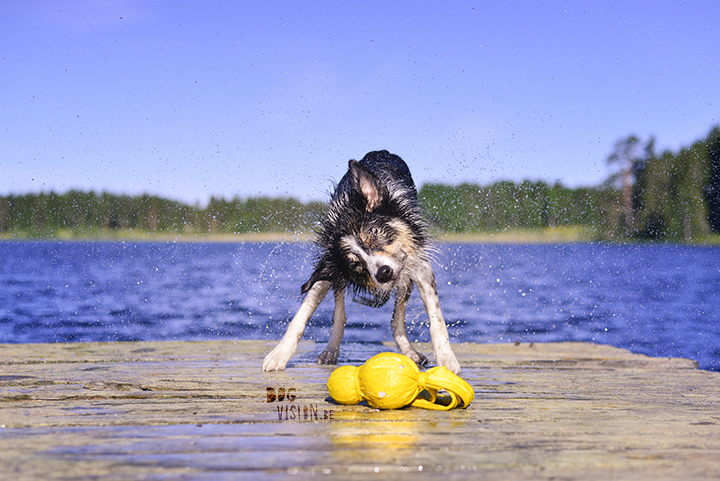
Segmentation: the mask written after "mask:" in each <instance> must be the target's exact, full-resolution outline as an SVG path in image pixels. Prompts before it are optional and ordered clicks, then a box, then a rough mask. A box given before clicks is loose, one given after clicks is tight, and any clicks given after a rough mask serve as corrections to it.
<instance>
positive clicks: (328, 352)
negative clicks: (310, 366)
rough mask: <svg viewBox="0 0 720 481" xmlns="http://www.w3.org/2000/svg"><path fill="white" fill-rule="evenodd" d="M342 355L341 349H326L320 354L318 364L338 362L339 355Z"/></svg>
mask: <svg viewBox="0 0 720 481" xmlns="http://www.w3.org/2000/svg"><path fill="white" fill-rule="evenodd" d="M339 355H340V349H330V348H328V349H325V350H324V351H323V352H322V354H320V355H319V356H318V359H317V363H318V364H337V360H338V356H339Z"/></svg>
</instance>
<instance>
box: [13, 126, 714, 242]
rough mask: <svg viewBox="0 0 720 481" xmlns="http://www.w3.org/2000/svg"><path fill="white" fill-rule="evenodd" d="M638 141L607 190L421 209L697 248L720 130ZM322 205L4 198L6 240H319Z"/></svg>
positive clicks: (629, 144) (627, 142) (613, 159)
mask: <svg viewBox="0 0 720 481" xmlns="http://www.w3.org/2000/svg"><path fill="white" fill-rule="evenodd" d="M655 145H656V141H655V139H654V138H650V139H649V140H648V141H647V142H642V141H641V140H640V139H639V138H638V137H637V136H635V135H629V136H627V137H626V138H623V139H620V140H619V141H618V142H617V143H616V144H615V146H614V148H613V150H612V152H611V154H610V155H609V156H608V159H607V162H608V164H609V165H610V167H611V168H612V169H614V171H613V173H612V174H611V175H610V177H609V178H608V180H607V181H606V182H605V183H603V184H602V185H600V186H596V187H581V188H574V189H573V188H569V187H566V186H564V185H562V184H561V183H560V182H556V183H554V184H548V183H546V182H542V181H539V182H531V181H524V182H520V183H515V182H507V181H501V182H496V183H494V184H491V185H485V186H481V185H478V184H472V183H462V184H460V185H446V184H435V183H431V184H425V185H423V186H422V187H421V188H420V190H419V191H418V199H419V201H420V203H421V206H422V208H423V210H424V212H425V214H426V215H427V217H428V219H429V220H430V222H431V224H432V225H433V227H434V228H436V229H437V230H439V231H444V232H453V233H475V232H497V231H504V230H512V229H544V228H549V227H563V226H573V227H583V228H584V229H585V230H586V231H587V232H588V233H590V235H591V236H592V237H593V238H595V239H597V240H612V239H616V240H622V239H631V238H636V239H652V240H671V241H681V240H697V239H703V238H705V237H706V236H708V235H710V234H713V233H718V232H720V127H715V128H713V129H712V130H711V131H710V133H709V134H708V136H707V137H706V138H704V139H701V140H698V141H697V142H695V143H694V144H692V145H691V146H689V147H686V148H682V149H680V151H678V152H672V151H669V150H666V151H663V152H656V148H655ZM323 211H324V204H323V203H321V202H308V203H302V202H300V201H298V200H296V199H292V198H269V197H257V198H248V199H242V198H240V197H235V198H233V199H229V200H228V199H222V198H215V197H213V198H211V199H210V202H209V203H208V205H207V206H206V207H204V208H203V207H199V206H191V205H188V204H186V203H182V202H178V201H174V200H169V199H164V198H161V197H156V196H149V195H143V196H127V195H114V194H110V193H101V194H97V193H94V192H80V191H74V190H73V191H69V192H67V193H65V194H56V193H52V192H51V193H40V194H26V195H18V196H14V195H11V196H5V197H0V234H1V233H4V234H8V233H10V234H19V235H27V236H48V235H54V233H57V232H58V231H67V232H70V233H76V234H83V233H87V232H99V233H100V234H102V233H112V232H113V231H121V230H134V231H144V232H148V233H186V234H198V233H200V234H201V233H223V234H225V233H248V232H289V233H304V232H310V231H311V230H312V228H313V227H314V226H315V225H316V223H317V220H318V219H319V218H320V216H321V215H322V213H323Z"/></svg>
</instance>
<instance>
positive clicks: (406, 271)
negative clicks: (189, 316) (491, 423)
mask: <svg viewBox="0 0 720 481" xmlns="http://www.w3.org/2000/svg"><path fill="white" fill-rule="evenodd" d="M316 244H317V246H318V247H319V255H318V258H317V262H316V264H315V269H314V271H313V273H312V274H311V276H310V279H309V280H308V281H307V282H306V283H305V284H303V286H302V288H301V293H302V294H306V296H305V299H304V300H303V302H302V304H301V305H300V308H299V310H298V312H297V314H295V317H293V319H292V321H291V322H290V324H289V325H288V327H287V331H286V332H285V335H284V336H283V338H282V340H280V342H279V343H278V345H277V346H276V347H275V348H274V349H273V350H272V351H271V352H270V353H269V354H268V355H267V356H266V357H265V360H264V362H263V370H264V371H275V370H284V369H285V366H286V365H287V362H288V360H289V359H290V357H291V356H292V355H293V354H294V353H295V350H296V349H297V345H298V342H299V341H300V338H301V337H302V335H303V332H304V331H305V325H306V323H307V321H308V319H310V316H312V314H313V313H314V312H315V309H316V308H317V307H318V305H319V304H320V302H321V301H322V300H323V298H324V297H325V296H326V294H327V293H328V291H329V290H330V289H332V290H333V294H334V297H335V309H334V312H333V324H332V328H331V330H330V340H329V341H328V344H327V347H326V348H325V350H324V351H323V352H322V354H320V357H318V363H319V364H336V363H337V359H338V355H339V353H340V342H341V341H342V336H343V332H344V330H345V323H346V321H347V318H346V317H345V294H346V291H349V292H350V293H351V294H352V298H353V300H355V301H356V302H360V303H362V304H365V305H368V306H373V307H380V306H382V305H384V304H385V303H386V302H387V301H388V299H389V298H390V297H391V295H392V294H393V292H394V293H395V308H394V311H393V315H392V322H391V326H392V332H393V337H394V338H395V342H396V343H397V345H398V347H399V348H400V351H401V352H402V353H403V354H405V355H406V356H408V357H410V359H412V360H413V361H415V362H416V363H417V364H418V365H420V366H425V365H426V364H427V359H426V358H425V356H423V355H422V354H420V353H419V352H418V351H417V350H416V349H415V348H414V347H413V346H412V344H411V343H410V340H409V339H408V337H407V333H406V330H405V307H406V304H407V302H408V299H409V298H410V293H411V291H412V288H413V285H416V286H417V288H418V291H420V297H421V298H422V301H423V303H424V304H425V309H426V310H427V313H428V317H429V320H430V337H431V339H432V345H433V351H434V354H435V361H436V362H437V364H438V365H441V366H446V367H447V368H448V369H449V370H451V371H452V372H454V373H455V374H458V373H459V372H460V364H459V363H458V361H457V359H456V357H455V354H454V353H453V351H452V348H451V347H450V339H449V336H448V331H447V326H446V325H445V320H444V319H443V316H442V312H441V311H440V302H439V299H438V293H437V287H436V285H435V274H434V273H433V269H432V266H431V265H430V259H429V248H430V246H429V238H428V225H427V222H426V221H425V220H424V219H423V217H422V216H421V213H420V208H419V206H418V202H417V191H416V189H415V184H414V182H413V179H412V177H411V175H410V170H409V169H408V167H407V165H406V164H405V162H404V161H403V160H402V159H401V158H400V157H398V156H397V155H393V154H391V153H389V152H388V151H386V150H381V151H377V152H370V153H368V154H367V155H366V156H365V157H364V158H363V159H362V160H361V161H360V162H358V161H356V160H350V161H349V164H348V171H347V173H346V174H345V175H344V176H343V178H342V179H341V180H340V182H339V183H338V184H337V186H336V188H335V191H334V193H333V194H332V196H331V199H330V203H329V205H328V207H327V210H326V212H325V215H324V217H323V218H322V220H321V221H320V224H319V228H318V230H317V238H316Z"/></svg>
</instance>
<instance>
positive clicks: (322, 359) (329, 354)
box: [317, 289, 347, 364]
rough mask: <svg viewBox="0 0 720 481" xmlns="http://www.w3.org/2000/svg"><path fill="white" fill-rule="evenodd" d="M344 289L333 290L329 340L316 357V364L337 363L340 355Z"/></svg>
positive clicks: (343, 328)
mask: <svg viewBox="0 0 720 481" xmlns="http://www.w3.org/2000/svg"><path fill="white" fill-rule="evenodd" d="M346 323H347V317H346V316H345V289H338V290H337V291H335V310H334V311H333V325H332V328H331V329H330V340H329V341H328V343H327V347H326V348H325V350H324V351H323V352H322V354H320V356H319V357H318V360H317V362H318V364H337V360H338V356H339V355H340V343H341V342H342V337H343V334H344V333H345V324H346Z"/></svg>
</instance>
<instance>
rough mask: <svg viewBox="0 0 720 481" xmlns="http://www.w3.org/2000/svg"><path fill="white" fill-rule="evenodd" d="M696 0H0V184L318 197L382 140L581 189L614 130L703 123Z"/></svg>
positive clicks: (708, 122)
mask: <svg viewBox="0 0 720 481" xmlns="http://www.w3.org/2000/svg"><path fill="white" fill-rule="evenodd" d="M719 12H720V9H718V8H717V5H716V0H705V1H695V2H680V1H677V2H636V1H627V0H625V1H618V2H600V1H598V2H593V1H590V2H582V1H557V0H554V1H551V2H539V1H524V2H514V1H505V0H503V1H493V0H485V1H474V2H463V1H457V2H456V1H446V2H437V1H424V0H415V1H412V2H403V1H390V2H382V1H367V2H298V1H280V0H279V1H272V2H253V1H243V2H212V1H211V2H182V1H175V2H160V1H143V0H119V1H110V0H76V1H62V0H48V1H41V0H38V1H35V0H22V1H14V0H13V1H6V0H0V195H21V194H27V193H39V192H50V191H54V192H57V193H64V192H67V191H68V190H71V189H76V190H83V191H90V190H92V191H96V192H103V191H105V192H110V193H115V194H129V195H141V194H150V195H159V196H163V197H167V198H171V199H175V200H180V201H183V202H187V203H190V204H199V205H203V204H206V203H207V202H208V201H209V199H210V198H211V197H212V196H215V197H224V198H227V199H231V198H233V197H236V196H238V197H240V198H248V197H257V196H271V197H288V196H290V197H295V198H298V199H301V200H303V201H308V200H323V199H327V196H328V194H329V192H330V191H331V190H332V188H333V182H337V181H338V180H339V179H340V177H342V175H343V174H344V172H345V171H346V169H347V162H348V160H349V159H360V158H362V156H364V155H365V153H367V152H369V151H372V150H380V149H386V150H389V151H390V152H392V153H395V154H398V155H400V156H401V157H402V158H403V159H404V160H405V161H406V162H407V163H408V165H409V167H410V169H411V172H412V173H413V177H414V179H415V183H416V184H417V185H418V186H420V185H422V184H425V183H430V182H433V183H446V184H452V185H457V184H459V183H462V182H473V183H477V184H481V185H486V184H489V183H492V182H496V181H499V180H511V181H516V182H518V181H522V180H526V179H527V180H532V181H538V180H543V181H545V182H548V183H554V182H557V181H560V182H562V183H563V184H564V185H566V186H569V187H580V186H594V185H598V184H600V183H602V182H603V181H604V180H605V179H606V178H607V177H608V175H609V173H610V172H609V168H608V166H607V164H606V159H607V157H608V156H609V155H610V153H611V151H612V147H613V145H614V143H615V142H616V141H617V140H619V139H621V138H624V137H627V136H628V135H630V134H636V135H638V136H639V137H640V138H641V139H643V140H648V139H649V138H650V137H651V136H654V137H655V138H656V144H657V147H658V150H664V149H671V150H673V151H677V150H678V149H679V148H681V147H684V146H689V145H690V144H692V143H693V142H695V141H697V140H698V139H700V138H703V137H704V136H705V135H707V133H708V132H709V131H710V129H711V128H712V127H713V126H715V125H718V124H720V13H719Z"/></svg>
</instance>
